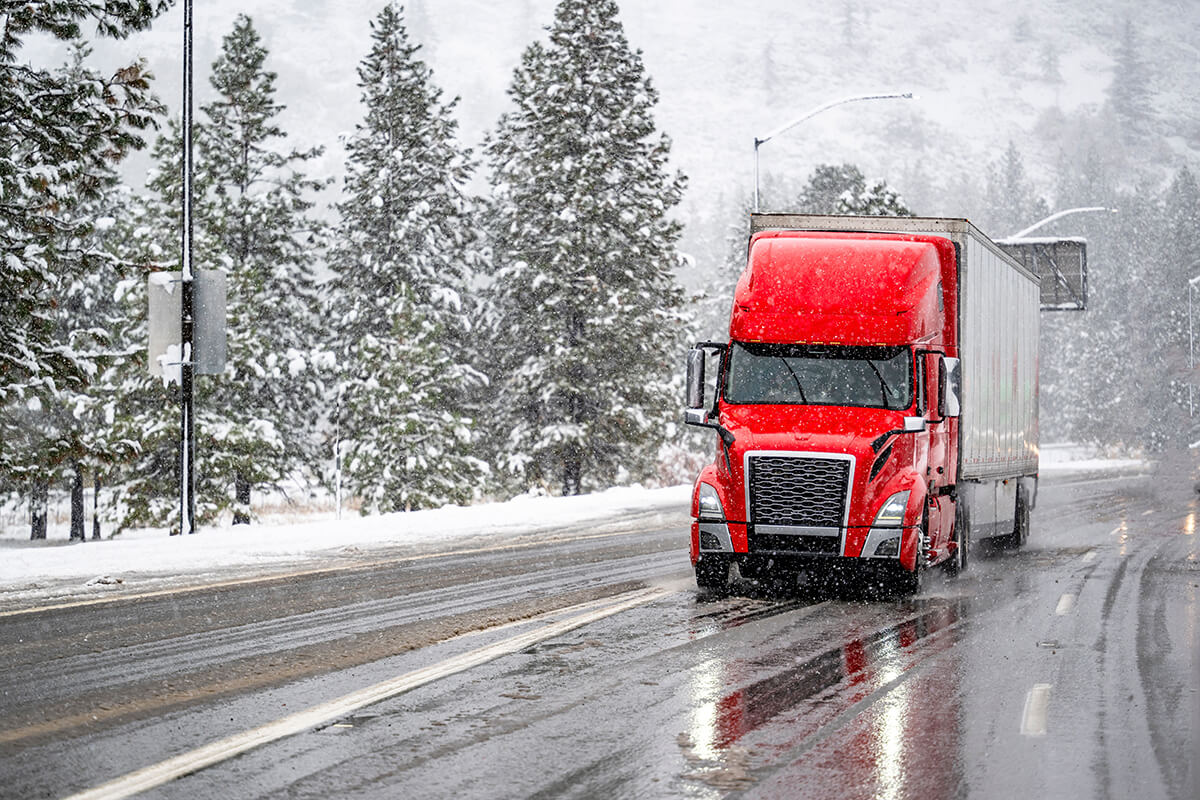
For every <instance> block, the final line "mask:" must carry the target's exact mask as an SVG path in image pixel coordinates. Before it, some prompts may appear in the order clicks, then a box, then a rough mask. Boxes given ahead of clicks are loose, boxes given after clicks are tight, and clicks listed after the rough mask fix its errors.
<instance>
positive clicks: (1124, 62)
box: [1108, 19, 1154, 143]
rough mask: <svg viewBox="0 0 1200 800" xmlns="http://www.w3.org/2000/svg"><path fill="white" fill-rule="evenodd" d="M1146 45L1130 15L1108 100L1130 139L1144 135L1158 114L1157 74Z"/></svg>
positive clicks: (1124, 136) (1123, 30) (1119, 49)
mask: <svg viewBox="0 0 1200 800" xmlns="http://www.w3.org/2000/svg"><path fill="white" fill-rule="evenodd" d="M1142 47H1143V46H1142V44H1141V42H1139V41H1138V35H1137V30H1136V29H1135V28H1134V27H1133V22H1132V21H1131V20H1128V19H1126V20H1125V26H1124V28H1122V30H1121V43H1120V45H1119V47H1118V48H1117V53H1116V64H1114V65H1113V77H1112V83H1110V84H1109V87H1108V101H1109V103H1110V104H1111V105H1112V109H1113V111H1115V112H1116V114H1117V118H1118V119H1119V120H1120V121H1121V135H1122V138H1124V140H1125V141H1126V142H1127V143H1129V142H1134V141H1136V140H1137V139H1139V138H1141V137H1142V136H1144V135H1145V134H1146V133H1147V132H1148V131H1149V129H1150V124H1151V122H1152V121H1153V118H1154V103H1153V85H1154V81H1153V75H1152V74H1151V71H1150V67H1149V65H1148V64H1147V63H1146V61H1145V60H1144V59H1143V57H1142Z"/></svg>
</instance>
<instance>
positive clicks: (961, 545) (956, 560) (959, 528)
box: [946, 498, 971, 576]
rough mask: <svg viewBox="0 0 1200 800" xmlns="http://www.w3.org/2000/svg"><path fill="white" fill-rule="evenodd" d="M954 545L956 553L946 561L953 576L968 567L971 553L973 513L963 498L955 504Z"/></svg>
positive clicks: (948, 571)
mask: <svg viewBox="0 0 1200 800" xmlns="http://www.w3.org/2000/svg"><path fill="white" fill-rule="evenodd" d="M954 545H955V547H954V555H953V556H951V557H950V559H949V560H948V561H946V572H947V573H948V574H950V575H951V576H954V575H958V574H960V573H961V572H962V571H963V570H965V569H966V568H967V564H968V563H969V556H970V554H971V514H970V511H969V510H968V509H967V504H966V501H965V500H963V499H961V498H960V499H959V500H958V502H956V503H955V504H954Z"/></svg>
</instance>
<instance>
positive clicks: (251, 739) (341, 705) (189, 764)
mask: <svg viewBox="0 0 1200 800" xmlns="http://www.w3.org/2000/svg"><path fill="white" fill-rule="evenodd" d="M665 594H666V590H664V589H657V588H654V589H641V590H638V591H635V592H627V593H626V594H624V595H617V597H616V598H608V600H609V601H612V600H614V599H615V600H616V602H609V603H608V604H607V605H600V606H599V607H598V608H597V605H599V604H600V603H603V602H605V601H592V602H589V603H581V604H579V605H575V606H569V607H567V608H562V609H559V610H557V611H553V612H550V613H548V614H544V615H542V617H551V616H561V615H562V614H564V613H567V614H574V616H570V617H567V618H566V619H560V620H558V621H556V622H550V623H547V624H545V625H544V626H541V627H539V628H536V629H535V630H532V631H527V632H526V633H522V634H518V635H516V636H512V637H509V638H508V639H504V640H503V641H500V642H496V643H495V644H491V645H488V646H486V647H480V648H478V649H477V650H472V651H470V652H468V653H464V654H462V655H460V656H455V657H454V658H449V659H446V660H445V661H442V662H440V663H437V664H433V665H432V666H428V667H425V668H423V669H419V670H415V671H413V672H409V673H406V674H404V675H399V676H397V677H395V678H392V679H391V680H387V681H383V682H382V683H377V684H375V685H374V686H368V687H367V688H365V689H360V690H359V691H357V692H352V693H351V694H348V695H346V696H344V697H340V698H338V699H336V700H331V701H330V702H328V703H321V704H320V705H316V706H313V707H312V708H309V709H306V710H304V711H300V712H298V713H296V714H292V715H290V716H287V717H284V718H283V719H279V720H276V721H275V722H269V723H267V724H266V725H262V726H260V727H258V728H254V729H253V730H249V731H246V732H245V733H239V734H235V735H233V736H230V737H228V738H225V739H222V740H220V741H218V742H213V743H212V744H209V745H205V746H203V747H199V748H196V749H195V750H192V751H190V752H187V753H183V754H182V755H178V756H175V757H174V758H169V759H167V760H166V761H163V762H160V763H158V764H154V765H152V766H149V767H146V768H144V769H140V770H137V771H136V772H131V773H129V774H128V775H123V776H121V777H120V778H116V779H115V780H112V781H109V782H108V783H105V784H101V785H100V786H97V787H94V788H92V789H88V790H86V791H83V792H80V793H79V794H74V795H71V797H69V798H66V800H121V798H126V797H130V796H132V795H135V794H138V793H139V792H144V791H146V790H147V789H152V788H154V787H155V786H161V785H163V784H164V783H168V782H170V781H173V780H175V779H176V778H181V777H183V776H184V775H189V774H191V773H193V772H196V771H198V770H201V769H204V768H205V767H210V766H212V765H213V764H218V763H220V762H222V761H225V760H226V759H230V758H233V757H234V756H237V755H241V754H242V753H245V752H247V751H249V750H253V749H254V748H256V747H259V746H261V745H264V744H269V743H271V742H274V741H277V740H279V739H283V738H285V737H287V736H293V735H295V734H297V733H304V732H305V731H310V730H312V729H314V728H317V727H320V726H321V725H324V724H325V723H327V722H331V721H332V720H335V719H338V718H340V717H344V716H346V715H347V714H349V713H352V712H354V711H357V710H358V709H360V708H363V707H365V706H369V705H373V704H374V703H379V702H381V701H383V700H387V699H388V698H390V697H394V696H395V695H398V694H402V693H403V692H407V691H409V690H411V689H415V688H417V687H418V686H423V685H425V684H427V683H432V682H433V681H436V680H438V679H439V678H445V677H447V676H449V675H453V674H455V673H458V672H463V671H464V670H468V669H471V668H472V667H477V666H479V665H480V664H485V663H487V662H488V661H492V660H494V659H497V658H499V657H500V656H504V655H509V654H511V653H515V652H517V651H519V650H523V649H525V648H526V647H530V646H531V645H534V644H537V643H538V642H542V641H545V640H546V639H552V638H554V637H555V636H561V635H563V634H564V633H568V632H569V631H572V630H574V629H576V628H579V627H581V626H583V625H587V624H588V623H591V622H595V621H597V620H601V619H604V618H605V617H608V616H612V615H613V614H616V613H618V612H621V611H625V610H627V609H630V608H633V607H634V606H639V605H642V604H644V603H648V602H650V601H651V600H655V599H657V598H659V597H662V596H663V595H665ZM530 621H536V619H535V620H530Z"/></svg>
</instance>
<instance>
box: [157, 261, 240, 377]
mask: <svg viewBox="0 0 1200 800" xmlns="http://www.w3.org/2000/svg"><path fill="white" fill-rule="evenodd" d="M146 282H147V285H146V294H147V296H148V297H149V299H150V346H149V358H148V359H147V361H148V363H147V367H148V368H149V370H150V374H151V375H155V376H157V377H160V378H162V379H163V382H164V383H165V384H169V383H179V382H180V380H181V372H182V366H183V364H184V362H187V361H189V360H190V361H191V362H192V365H193V368H194V372H195V374H197V375H220V374H221V373H222V372H224V371H225V304H226V294H227V289H226V276H225V273H224V272H222V271H221V270H218V269H201V270H196V272H195V278H194V279H193V281H192V290H193V298H192V313H193V315H194V318H195V322H194V328H193V331H192V350H193V351H194V352H193V353H190V354H187V353H184V350H185V349H187V348H186V347H185V346H184V345H183V337H182V325H181V322H180V318H181V313H180V311H181V308H182V302H183V291H182V284H183V274H182V273H181V272H152V273H150V275H149V276H148V277H147V279H146ZM189 355H190V356H191V358H190V359H189V358H188V357H187V356H189Z"/></svg>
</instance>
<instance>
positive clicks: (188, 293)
mask: <svg viewBox="0 0 1200 800" xmlns="http://www.w3.org/2000/svg"><path fill="white" fill-rule="evenodd" d="M182 195H183V247H182V250H183V267H182V277H183V281H182V288H183V294H182V296H181V302H180V307H181V311H180V319H179V323H180V332H181V339H182V342H181V345H180V349H181V350H182V353H181V358H180V360H181V361H182V362H183V363H182V364H181V365H180V412H181V413H180V437H179V451H180V453H179V456H180V457H179V530H180V532H181V533H195V532H196V491H195V490H196V476H195V467H196V453H195V445H196V425H195V418H194V411H195V406H194V401H195V397H194V386H193V378H194V376H195V359H194V358H193V352H192V350H193V341H192V334H193V323H194V317H193V313H192V299H193V291H192V290H193V285H192V0H184V3H183V192H182Z"/></svg>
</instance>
